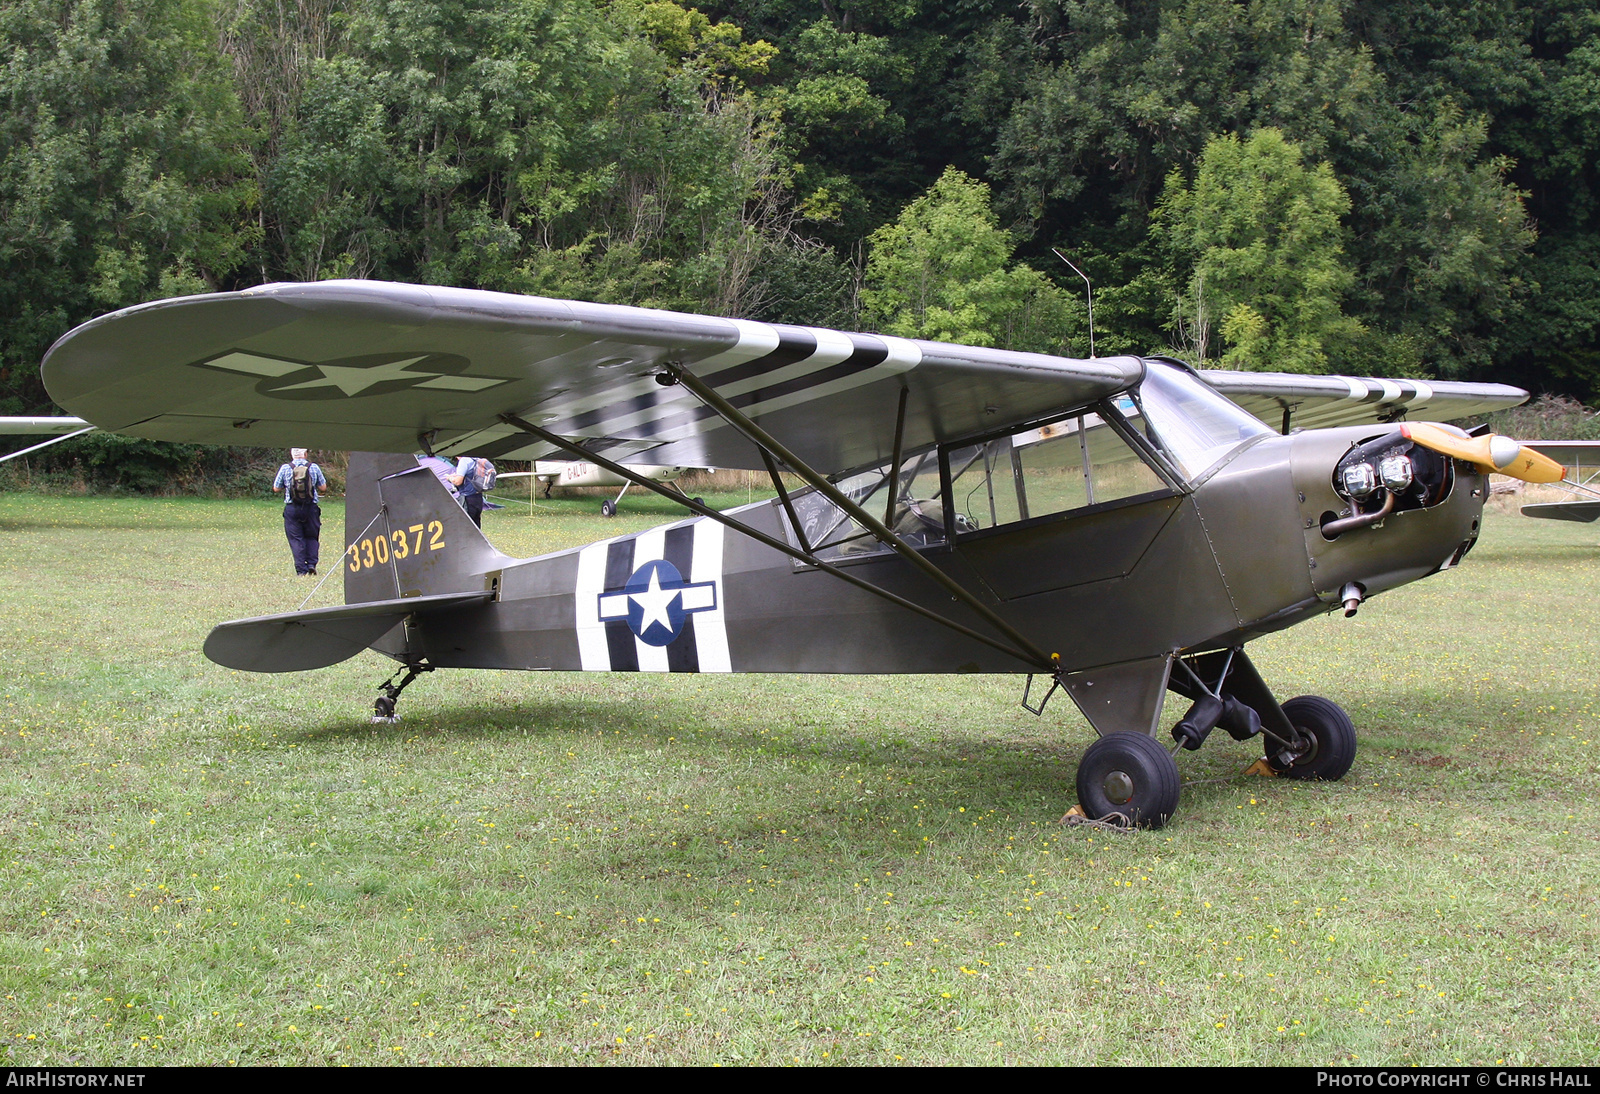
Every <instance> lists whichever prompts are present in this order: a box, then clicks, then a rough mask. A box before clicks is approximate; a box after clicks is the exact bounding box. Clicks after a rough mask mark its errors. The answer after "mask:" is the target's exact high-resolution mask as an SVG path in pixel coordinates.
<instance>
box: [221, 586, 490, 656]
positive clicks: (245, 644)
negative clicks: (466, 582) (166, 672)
mask: <svg viewBox="0 0 1600 1094" xmlns="http://www.w3.org/2000/svg"><path fill="white" fill-rule="evenodd" d="M493 596H494V593H493V592H491V591H488V590H483V591H479V592H470V593H444V594H441V595H439V596H408V597H404V598H402V599H399V600H375V601H371V602H369V603H366V604H346V605H340V606H338V607H333V608H313V609H312V610H311V611H308V612H284V613H282V614H281V615H259V616H256V617H255V618H254V619H235V620H233V621H232V622H229V623H221V624H218V625H217V626H216V627H214V628H213V629H212V631H211V634H210V635H209V636H208V637H207V638H206V646H205V650H206V656H207V657H209V658H211V660H213V661H215V662H216V663H217V664H219V665H222V666H224V667H226V668H230V669H243V670H245V671H247V672H301V671H304V670H306V669H320V668H326V667H327V666H329V665H337V664H338V663H339V662H340V661H345V660H348V659H349V658H351V657H354V656H355V655H356V654H358V653H360V652H361V651H362V650H364V649H366V648H367V647H368V646H370V645H372V643H374V642H376V641H377V640H378V639H380V638H382V637H383V636H384V635H385V634H387V633H389V630H390V628H392V627H394V626H395V624H397V623H399V622H400V621H401V620H403V619H405V618H406V617H407V616H409V615H417V614H426V613H428V612H435V611H442V610H445V609H447V608H458V607H461V606H463V605H466V604H473V603H477V602H480V601H486V600H489V599H490V598H491V597H493Z"/></svg>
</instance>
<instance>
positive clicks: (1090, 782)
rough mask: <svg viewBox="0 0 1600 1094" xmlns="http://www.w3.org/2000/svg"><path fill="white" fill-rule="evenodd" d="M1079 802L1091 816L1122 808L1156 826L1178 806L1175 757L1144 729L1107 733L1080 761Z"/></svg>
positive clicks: (1145, 824)
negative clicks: (1144, 731) (1133, 731)
mask: <svg viewBox="0 0 1600 1094" xmlns="http://www.w3.org/2000/svg"><path fill="white" fill-rule="evenodd" d="M1078 804H1079V805H1080V806H1082V807H1083V811H1084V812H1085V813H1087V814H1088V815H1089V817H1090V818H1092V819H1094V820H1103V819H1104V818H1106V817H1109V816H1111V815H1112V814H1114V813H1120V814H1122V815H1123V816H1125V817H1127V818H1128V820H1129V821H1130V822H1132V823H1133V824H1134V825H1137V826H1138V827H1140V828H1160V827H1161V826H1162V825H1163V824H1165V823H1167V821H1168V819H1170V818H1171V816H1172V814H1173V813H1174V812H1176V811H1177V808H1178V762H1177V761H1176V760H1174V759H1173V758H1172V755H1171V753H1169V752H1168V751H1167V750H1166V749H1165V748H1163V747H1162V746H1161V742H1159V741H1157V740H1156V739H1155V738H1154V737H1151V736H1149V735H1148V734H1145V733H1129V732H1126V731H1123V732H1118V733H1108V734H1106V735H1105V736H1104V737H1101V738H1100V739H1099V740H1098V741H1096V742H1094V744H1092V745H1090V746H1089V748H1088V750H1087V751H1086V752H1084V754H1083V759H1082V761H1080V762H1079V764H1078Z"/></svg>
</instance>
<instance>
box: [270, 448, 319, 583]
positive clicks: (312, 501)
mask: <svg viewBox="0 0 1600 1094" xmlns="http://www.w3.org/2000/svg"><path fill="white" fill-rule="evenodd" d="M327 488H328V480H327V479H326V478H324V477H323V475H322V468H320V467H318V466H317V465H316V464H314V463H312V462H311V461H310V460H308V459H306V450H305V449H303V448H291V449H289V462H288V463H286V464H283V465H282V466H281V467H279V468H278V477H277V478H276V479H274V480H272V492H273V493H274V494H279V493H281V494H282V495H283V534H284V535H286V536H288V537H289V553H290V554H292V555H293V556H294V572H295V574H296V575H297V576H300V577H315V576H316V573H317V555H318V553H319V551H320V549H321V546H322V543H321V540H322V506H320V505H318V504H317V502H318V501H320V500H321V498H322V495H321V494H320V493H318V491H321V490H326V489H327Z"/></svg>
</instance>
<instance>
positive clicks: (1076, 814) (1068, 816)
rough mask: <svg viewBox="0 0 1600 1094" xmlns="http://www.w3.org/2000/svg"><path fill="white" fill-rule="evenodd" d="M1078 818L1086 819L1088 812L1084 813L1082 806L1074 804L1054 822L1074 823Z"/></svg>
mask: <svg viewBox="0 0 1600 1094" xmlns="http://www.w3.org/2000/svg"><path fill="white" fill-rule="evenodd" d="M1079 819H1082V820H1088V819H1089V814H1087V813H1085V812H1084V811H1083V806H1081V805H1074V806H1073V807H1072V808H1071V809H1068V810H1067V811H1066V813H1065V814H1064V815H1063V816H1062V818H1061V819H1060V820H1059V821H1057V822H1056V823H1057V824H1073V823H1076V821H1078V820H1079Z"/></svg>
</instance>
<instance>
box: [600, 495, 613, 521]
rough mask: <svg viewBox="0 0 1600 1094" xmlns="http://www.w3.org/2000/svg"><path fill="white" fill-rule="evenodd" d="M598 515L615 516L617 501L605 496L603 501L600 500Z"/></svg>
mask: <svg viewBox="0 0 1600 1094" xmlns="http://www.w3.org/2000/svg"><path fill="white" fill-rule="evenodd" d="M600 515H601V516H602V517H614V516H616V515H617V503H616V502H614V501H612V500H611V499H610V498H607V499H606V500H605V501H603V502H601V503H600Z"/></svg>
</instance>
